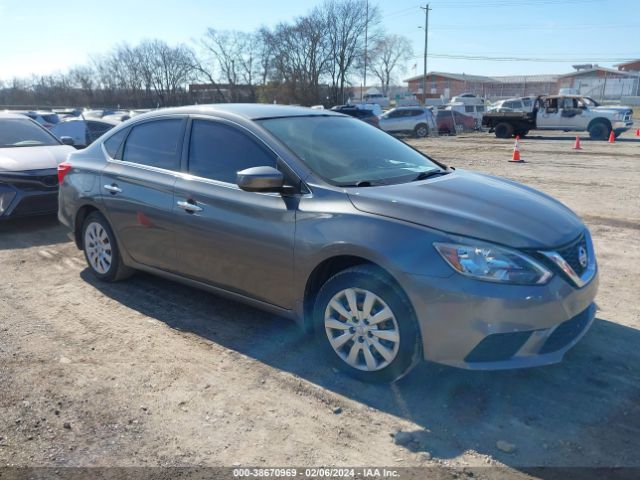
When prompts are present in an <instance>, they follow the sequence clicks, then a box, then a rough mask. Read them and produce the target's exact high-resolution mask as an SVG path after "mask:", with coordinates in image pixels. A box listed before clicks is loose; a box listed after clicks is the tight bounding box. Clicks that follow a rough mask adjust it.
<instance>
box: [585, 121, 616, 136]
mask: <svg viewBox="0 0 640 480" xmlns="http://www.w3.org/2000/svg"><path fill="white" fill-rule="evenodd" d="M609 133H611V129H610V128H609V126H608V125H606V124H605V123H603V122H597V123H594V124H593V125H591V126H590V127H589V137H590V138H591V140H607V139H608V138H609Z"/></svg>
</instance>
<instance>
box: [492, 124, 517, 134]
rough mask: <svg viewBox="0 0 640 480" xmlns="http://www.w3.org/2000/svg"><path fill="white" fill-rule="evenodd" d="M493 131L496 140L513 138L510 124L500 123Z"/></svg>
mask: <svg viewBox="0 0 640 480" xmlns="http://www.w3.org/2000/svg"><path fill="white" fill-rule="evenodd" d="M493 130H494V132H495V134H496V137H497V138H511V137H513V126H512V125H511V124H510V123H506V122H500V123H499V124H497V125H496V126H495V128H494V129H493Z"/></svg>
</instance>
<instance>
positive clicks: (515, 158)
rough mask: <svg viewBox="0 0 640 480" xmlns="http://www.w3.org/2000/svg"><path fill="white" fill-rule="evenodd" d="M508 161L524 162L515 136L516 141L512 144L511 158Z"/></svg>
mask: <svg viewBox="0 0 640 480" xmlns="http://www.w3.org/2000/svg"><path fill="white" fill-rule="evenodd" d="M509 161H510V162H514V163H520V162H524V160H522V159H521V158H520V148H518V139H517V138H516V143H515V144H514V145H513V155H511V160H509Z"/></svg>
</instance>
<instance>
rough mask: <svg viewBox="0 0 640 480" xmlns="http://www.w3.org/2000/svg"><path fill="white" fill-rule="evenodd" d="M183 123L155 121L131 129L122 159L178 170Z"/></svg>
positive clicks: (178, 120) (177, 120) (174, 120)
mask: <svg viewBox="0 0 640 480" xmlns="http://www.w3.org/2000/svg"><path fill="white" fill-rule="evenodd" d="M183 123H184V122H183V121H182V120H180V119H171V120H156V121H152V122H146V123H143V124H141V125H137V126H135V127H133V128H132V130H131V133H130V134H129V136H128V137H127V141H126V143H125V146H124V153H123V155H122V159H123V160H124V161H125V162H132V163H139V164H141V165H147V166H150V167H156V168H162V169H165V170H178V168H179V166H180V147H181V145H182V135H183V129H182V126H183Z"/></svg>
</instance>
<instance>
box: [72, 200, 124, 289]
mask: <svg viewBox="0 0 640 480" xmlns="http://www.w3.org/2000/svg"><path fill="white" fill-rule="evenodd" d="M81 238H82V249H83V250H84V257H85V259H86V260H87V265H89V268H90V270H91V272H92V273H93V274H94V275H95V276H96V277H97V278H98V279H100V280H102V281H104V282H117V281H119V280H123V279H125V278H127V277H129V276H131V274H132V273H133V272H134V271H133V270H132V269H131V268H129V267H127V266H126V265H125V264H124V263H122V257H121V256H120V249H119V248H118V244H117V242H116V237H115V235H114V234H113V230H112V229H111V225H109V222H108V221H107V219H106V218H105V217H104V215H102V214H101V213H100V212H92V213H90V214H89V215H88V216H87V218H86V219H85V220H84V223H83V224H82V237H81Z"/></svg>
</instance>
